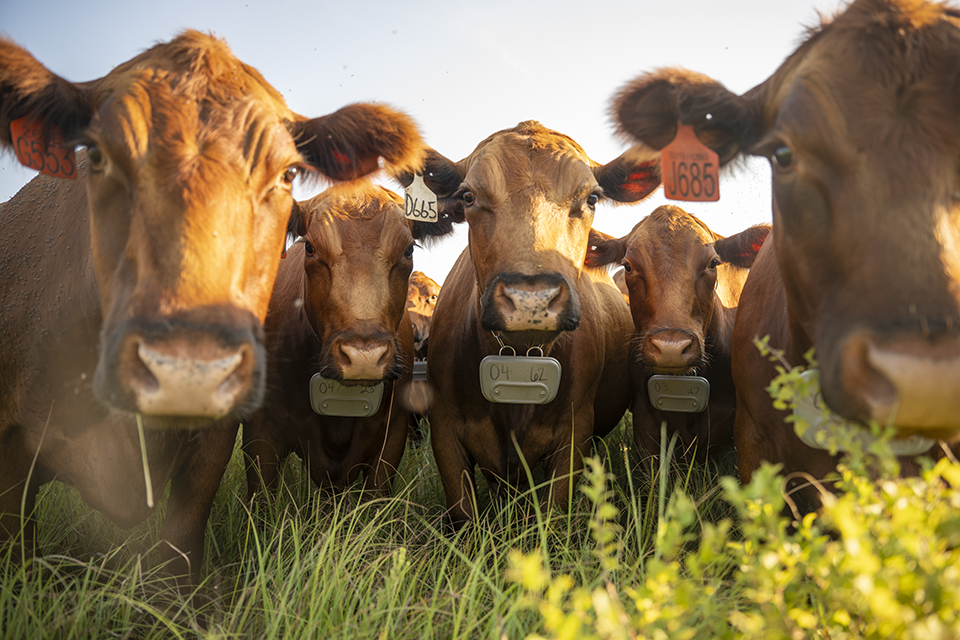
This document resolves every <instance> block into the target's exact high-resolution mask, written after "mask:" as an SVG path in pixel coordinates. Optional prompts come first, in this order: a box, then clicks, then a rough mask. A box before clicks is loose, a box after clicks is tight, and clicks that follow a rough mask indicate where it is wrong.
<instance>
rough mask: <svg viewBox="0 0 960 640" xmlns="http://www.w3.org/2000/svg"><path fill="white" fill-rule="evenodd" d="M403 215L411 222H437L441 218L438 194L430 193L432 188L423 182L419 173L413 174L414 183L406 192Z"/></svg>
mask: <svg viewBox="0 0 960 640" xmlns="http://www.w3.org/2000/svg"><path fill="white" fill-rule="evenodd" d="M403 200H404V203H403V215H405V216H406V217H407V218H410V219H411V220H419V221H420V222H436V221H437V220H439V218H440V216H439V214H438V213H437V194H435V193H434V192H433V191H430V187H428V186H427V185H426V183H424V181H423V176H421V175H420V174H419V173H415V174H413V182H411V183H410V186H409V187H407V188H406V190H405V191H404V198H403Z"/></svg>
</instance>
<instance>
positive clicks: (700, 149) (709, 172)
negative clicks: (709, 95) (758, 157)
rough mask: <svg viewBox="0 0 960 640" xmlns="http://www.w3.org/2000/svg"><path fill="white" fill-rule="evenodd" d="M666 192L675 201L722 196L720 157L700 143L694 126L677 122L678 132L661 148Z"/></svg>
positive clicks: (713, 198)
mask: <svg viewBox="0 0 960 640" xmlns="http://www.w3.org/2000/svg"><path fill="white" fill-rule="evenodd" d="M660 171H661V172H662V175H663V195H665V196H666V197H667V198H669V199H671V200H689V201H693V202H715V201H717V200H719V199H720V156H718V155H717V152H716V151H714V150H713V149H711V148H710V147H708V146H707V145H705V144H703V143H702V142H700V140H699V139H698V138H697V134H696V133H694V131H693V125H690V124H683V123H682V122H677V135H676V136H675V137H674V138H673V140H672V141H671V142H670V143H669V144H668V145H667V146H665V147H664V148H663V149H661V150H660Z"/></svg>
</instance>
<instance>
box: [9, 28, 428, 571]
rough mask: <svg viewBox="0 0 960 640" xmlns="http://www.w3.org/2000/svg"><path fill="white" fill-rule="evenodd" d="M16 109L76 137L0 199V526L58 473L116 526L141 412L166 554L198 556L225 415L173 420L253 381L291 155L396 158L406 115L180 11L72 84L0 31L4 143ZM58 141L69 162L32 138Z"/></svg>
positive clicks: (215, 411)
mask: <svg viewBox="0 0 960 640" xmlns="http://www.w3.org/2000/svg"><path fill="white" fill-rule="evenodd" d="M27 114H30V115H31V116H32V117H33V118H35V119H36V120H37V121H38V122H40V123H41V125H42V126H43V127H47V128H53V127H56V128H58V129H59V130H60V131H61V132H62V133H63V135H64V136H65V138H66V140H67V141H68V143H69V144H73V143H74V142H78V143H81V144H84V145H86V147H87V152H86V154H85V155H81V156H80V158H79V159H78V164H79V174H80V177H81V178H82V180H63V179H56V178H50V177H47V176H40V177H38V178H36V179H34V180H33V181H32V182H31V183H30V184H28V185H27V186H26V187H24V188H23V189H22V190H21V191H20V192H19V193H18V194H17V195H16V196H14V198H12V199H11V200H10V201H8V202H7V203H5V204H4V205H3V206H2V207H0V237H2V238H3V242H2V245H0V262H2V266H3V269H2V271H0V305H2V308H3V314H2V315H0V538H5V537H8V536H11V535H12V534H14V533H15V532H17V531H18V530H19V528H20V525H21V518H20V516H19V515H17V514H19V513H20V512H21V500H23V501H24V504H25V507H26V510H25V513H26V514H29V513H30V512H31V511H32V509H33V505H34V499H35V496H36V492H37V488H38V487H39V486H40V485H41V484H43V483H45V482H48V481H49V480H51V479H53V478H54V477H57V478H60V479H62V480H64V481H65V482H69V483H72V484H75V485H76V486H77V487H78V488H79V490H80V494H81V496H82V497H83V499H84V500H85V501H86V502H87V503H88V504H90V505H91V506H93V507H94V508H96V509H98V510H100V511H102V512H104V513H105V514H106V515H107V516H109V517H110V518H111V519H113V520H114V521H115V522H117V523H118V524H120V525H121V526H125V527H126V526H130V525H132V524H134V523H136V522H139V521H141V520H143V519H144V518H145V517H146V516H147V515H148V514H149V513H150V512H151V510H152V505H150V504H148V502H147V500H146V498H145V482H144V472H143V468H142V466H141V456H140V453H139V449H140V446H139V439H138V435H137V422H136V419H135V418H134V415H133V413H132V412H138V413H139V414H142V415H143V422H144V423H145V424H146V426H148V427H155V428H157V429H156V430H150V429H148V431H147V434H146V452H147V457H148V459H149V462H150V471H151V475H152V486H153V487H154V488H155V490H156V493H157V495H159V494H160V492H161V491H162V489H163V487H164V486H165V485H166V483H167V482H168V481H170V482H171V483H172V487H171V492H170V502H169V504H168V511H167V514H168V515H167V518H166V521H165V522H164V525H163V530H162V532H161V537H162V539H163V540H164V541H165V542H166V543H167V544H165V545H164V550H163V553H162V555H163V557H164V558H165V559H171V558H176V559H178V562H177V563H176V564H175V565H173V566H172V567H171V569H172V570H173V571H174V572H175V573H178V574H184V573H187V572H188V571H190V572H192V573H193V576H194V577H195V576H196V572H197V571H198V570H199V567H200V562H199V561H200V557H201V555H202V550H203V529H204V526H205V523H206V519H207V515H208V513H209V509H210V505H211V502H212V500H213V496H214V493H215V492H216V489H217V485H218V483H219V480H220V474H221V472H222V469H223V467H224V465H225V464H226V462H227V460H228V459H229V457H230V454H231V452H232V449H233V442H234V437H235V434H234V433H231V432H230V430H228V429H223V428H221V427H219V426H218V427H213V428H212V429H206V430H196V431H182V430H180V429H183V428H189V427H197V426H207V425H210V424H212V418H216V417H222V416H224V415H237V416H243V415H245V414H247V413H249V412H250V411H252V410H253V409H255V408H256V407H257V406H258V405H259V404H260V402H261V400H262V395H263V388H264V377H265V375H264V372H265V366H264V364H265V363H264V351H263V346H262V326H261V322H262V320H263V318H264V317H265V315H266V312H267V305H268V303H269V298H270V292H271V290H272V287H273V281H274V278H275V277H276V270H277V266H278V263H279V260H280V253H281V250H282V247H283V243H284V237H285V230H286V223H287V220H288V218H289V215H290V210H291V207H292V203H293V199H292V196H291V194H290V187H291V182H292V181H293V179H294V177H295V175H296V173H297V170H298V169H304V170H311V171H318V172H321V173H323V174H326V175H328V176H329V177H332V178H353V177H355V176H356V175H357V174H359V173H362V172H366V171H368V170H370V169H374V168H376V167H377V164H378V156H380V155H383V156H385V157H386V158H387V160H388V161H391V162H396V163H398V164H399V166H404V165H405V164H408V163H410V162H416V161H418V158H419V157H420V148H421V146H420V145H421V143H420V139H419V135H418V134H417V133H416V130H415V128H414V127H413V125H412V123H411V122H410V120H409V119H408V118H406V117H405V116H402V115H399V114H396V113H394V112H392V111H390V110H388V109H385V108H383V107H378V106H369V105H354V106H351V107H345V108H344V109H341V110H340V111H338V112H336V113H334V114H332V115H330V116H325V117H320V118H316V119H313V120H308V119H305V118H303V117H302V116H299V115H297V114H295V113H293V112H292V111H290V110H289V108H287V106H286V105H285V103H284V101H283V99H282V97H281V96H280V94H279V93H278V92H277V91H275V90H274V89H273V88H272V87H270V85H268V84H267V83H266V82H265V81H264V80H263V78H262V77H261V76H260V74H258V73H257V72H256V71H255V70H254V69H252V68H250V67H248V66H246V65H244V64H243V63H241V62H240V61H239V60H237V59H236V58H234V57H233V55H232V54H231V53H230V51H229V50H228V48H227V47H226V45H225V44H224V43H223V42H221V41H219V40H216V39H214V38H212V37H210V36H207V35H203V34H200V33H197V32H192V31H189V32H185V33H184V34H182V35H181V36H180V37H178V38H176V39H175V40H173V41H171V42H169V43H167V44H160V45H157V46H155V47H153V48H152V49H150V50H149V51H147V52H145V53H143V54H142V55H140V56H137V57H136V58H134V59H133V60H131V61H130V62H127V63H124V64H121V65H119V66H118V67H116V68H115V69H114V70H113V71H112V72H111V73H110V74H108V75H107V76H105V77H104V78H101V79H99V80H95V81H92V82H87V83H82V84H73V83H69V82H67V81H66V80H63V79H61V78H59V77H57V76H55V75H53V74H52V73H50V72H49V71H47V70H46V69H45V68H44V67H43V66H41V65H40V64H39V63H38V62H37V61H36V60H35V59H34V58H32V57H31V56H30V55H29V54H28V53H26V52H25V51H23V50H22V49H20V48H19V47H17V46H16V45H14V44H12V43H10V42H9V41H6V40H0V143H2V145H3V146H4V147H6V148H9V147H10V146H11V144H12V140H11V129H10V122H11V120H13V119H16V118H19V117H21V116H25V115H27ZM42 140H43V139H42V138H41V140H40V142H42ZM378 140H382V142H378ZM40 142H36V141H35V143H34V148H37V149H39V148H40ZM26 146H27V147H29V145H26ZM57 154H60V157H59V158H58V160H63V161H64V162H67V159H66V155H64V152H63V151H62V150H57V149H52V150H50V151H49V152H48V154H47V155H46V156H43V155H42V154H39V155H35V156H34V159H35V160H37V161H39V158H44V159H45V160H49V161H50V162H51V163H52V162H53V160H52V158H56V157H57ZM28 478H29V486H27V485H28V483H27V479H28ZM27 526H28V532H27V533H28V536H29V537H32V524H31V523H29V522H28V523H27Z"/></svg>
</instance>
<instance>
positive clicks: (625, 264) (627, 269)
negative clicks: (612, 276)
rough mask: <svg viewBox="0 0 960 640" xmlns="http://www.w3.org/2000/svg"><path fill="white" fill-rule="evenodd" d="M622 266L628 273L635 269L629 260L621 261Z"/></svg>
mask: <svg viewBox="0 0 960 640" xmlns="http://www.w3.org/2000/svg"><path fill="white" fill-rule="evenodd" d="M620 266H621V267H623V270H624V271H626V272H627V273H630V272H631V271H633V267H631V266H630V263H629V262H624V263H621V265H620Z"/></svg>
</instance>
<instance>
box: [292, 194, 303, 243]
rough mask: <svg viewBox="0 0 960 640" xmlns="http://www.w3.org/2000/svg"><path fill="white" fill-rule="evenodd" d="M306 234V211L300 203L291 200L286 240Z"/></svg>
mask: <svg viewBox="0 0 960 640" xmlns="http://www.w3.org/2000/svg"><path fill="white" fill-rule="evenodd" d="M305 235H307V212H306V211H305V210H304V208H303V207H302V206H300V203H299V202H297V201H296V200H294V201H293V207H292V208H291V209H290V220H289V221H288V222H287V241H288V242H290V241H293V240H296V239H297V238H301V237H303V236H305Z"/></svg>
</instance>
